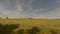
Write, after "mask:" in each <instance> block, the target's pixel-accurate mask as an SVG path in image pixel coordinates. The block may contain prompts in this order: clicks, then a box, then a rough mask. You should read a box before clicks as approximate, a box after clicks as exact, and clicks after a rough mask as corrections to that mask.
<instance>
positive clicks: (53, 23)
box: [0, 18, 60, 27]
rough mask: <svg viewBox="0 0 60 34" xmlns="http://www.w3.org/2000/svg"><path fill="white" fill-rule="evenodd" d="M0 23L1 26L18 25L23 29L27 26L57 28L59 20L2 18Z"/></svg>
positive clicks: (59, 23)
mask: <svg viewBox="0 0 60 34" xmlns="http://www.w3.org/2000/svg"><path fill="white" fill-rule="evenodd" d="M0 23H2V24H20V25H22V26H23V27H29V26H41V25H44V26H43V27H59V26H60V20H59V19H42V18H32V19H29V18H8V19H5V18H2V19H0Z"/></svg>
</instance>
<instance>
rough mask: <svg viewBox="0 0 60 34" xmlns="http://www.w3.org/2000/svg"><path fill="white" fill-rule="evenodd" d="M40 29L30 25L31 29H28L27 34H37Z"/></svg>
mask: <svg viewBox="0 0 60 34" xmlns="http://www.w3.org/2000/svg"><path fill="white" fill-rule="evenodd" d="M39 32H40V29H39V28H38V27H32V29H30V30H28V34H38V33H39Z"/></svg>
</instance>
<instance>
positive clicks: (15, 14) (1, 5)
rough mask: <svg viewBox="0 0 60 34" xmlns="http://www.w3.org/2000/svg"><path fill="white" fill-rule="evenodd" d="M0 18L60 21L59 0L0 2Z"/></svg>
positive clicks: (8, 0)
mask: <svg viewBox="0 0 60 34" xmlns="http://www.w3.org/2000/svg"><path fill="white" fill-rule="evenodd" d="M0 17H3V18H5V17H9V18H31V17H32V18H58V19H60V0H0Z"/></svg>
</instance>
